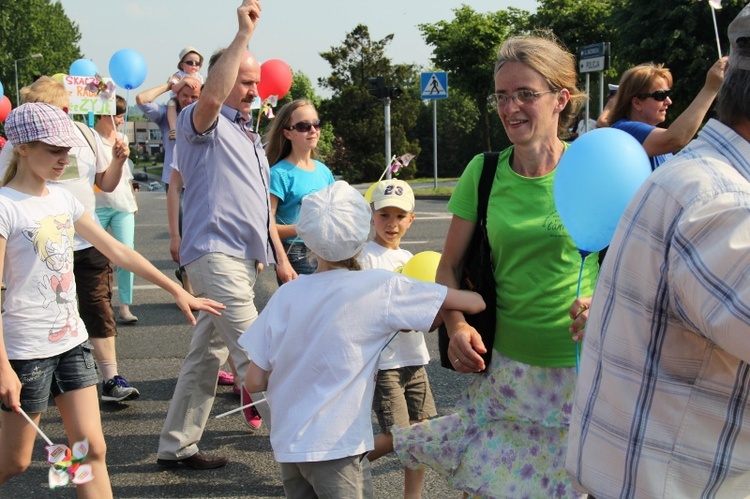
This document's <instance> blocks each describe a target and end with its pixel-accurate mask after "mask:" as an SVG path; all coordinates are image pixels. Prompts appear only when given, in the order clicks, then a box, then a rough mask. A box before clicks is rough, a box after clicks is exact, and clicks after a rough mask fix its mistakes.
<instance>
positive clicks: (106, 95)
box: [86, 73, 117, 100]
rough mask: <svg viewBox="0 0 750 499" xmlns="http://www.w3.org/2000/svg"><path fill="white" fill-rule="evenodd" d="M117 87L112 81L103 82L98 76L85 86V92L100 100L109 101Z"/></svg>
mask: <svg viewBox="0 0 750 499" xmlns="http://www.w3.org/2000/svg"><path fill="white" fill-rule="evenodd" d="M116 88H117V86H116V85H115V82H114V81H112V80H108V81H104V78H102V76H101V75H100V74H98V73H97V74H96V75H95V76H94V80H93V81H90V82H89V83H88V84H87V85H86V90H87V91H89V92H91V93H92V94H96V95H98V96H99V97H100V98H101V99H102V100H109V99H111V98H112V96H113V95H115V89H116Z"/></svg>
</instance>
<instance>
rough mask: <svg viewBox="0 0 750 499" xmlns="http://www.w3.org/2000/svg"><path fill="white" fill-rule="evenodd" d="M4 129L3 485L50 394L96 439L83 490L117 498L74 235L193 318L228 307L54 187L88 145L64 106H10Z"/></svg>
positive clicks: (74, 432)
mask: <svg viewBox="0 0 750 499" xmlns="http://www.w3.org/2000/svg"><path fill="white" fill-rule="evenodd" d="M5 133H6V134H7V136H8V139H9V140H11V141H12V143H13V145H14V150H13V157H12V159H11V160H10V164H9V165H8V168H7V170H6V173H5V176H4V178H3V182H2V187H0V274H2V275H3V276H4V280H5V284H6V286H7V290H6V296H5V302H4V312H3V315H2V321H1V322H0V325H1V327H0V335H1V337H2V342H0V380H1V383H0V384H2V391H0V409H1V411H0V412H1V414H0V435H1V437H0V469H3V470H5V471H6V473H4V474H3V475H2V476H0V483H2V482H4V481H6V480H8V479H10V478H12V477H13V476H14V475H16V474H20V473H21V472H23V471H24V470H25V469H26V468H27V467H28V466H29V463H30V462H31V456H32V451H33V449H34V440H35V436H36V429H35V428H34V427H33V426H32V425H31V424H30V423H29V422H28V420H27V419H26V417H24V413H25V414H26V416H27V417H28V418H30V419H31V420H32V421H33V422H34V423H35V424H37V425H38V424H39V420H40V418H41V413H42V412H44V411H45V410H46V408H47V402H48V399H49V397H50V396H52V397H53V398H54V399H55V404H56V405H57V406H58V407H59V408H60V413H61V414H62V417H63V423H64V424H65V429H66V433H67V437H68V441H70V442H81V441H85V440H88V454H87V456H86V458H85V465H84V466H85V468H83V469H84V470H85V472H83V473H78V474H76V475H75V476H74V477H73V478H71V480H72V481H73V483H75V484H76V487H78V489H79V490H78V491H79V495H81V496H84V495H85V496H87V497H102V498H107V497H112V487H111V485H110V481H109V475H108V472H107V465H106V462H105V448H106V446H105V443H104V435H103V432H102V426H101V420H100V418H99V399H98V395H97V389H96V385H97V382H98V381H99V375H98V373H97V369H96V362H95V360H94V356H93V348H92V346H91V343H89V341H88V333H87V332H86V327H85V326H84V324H83V321H82V320H81V318H80V316H79V315H78V313H77V304H76V301H77V297H76V284H75V279H74V277H73V236H74V234H75V232H80V234H81V235H82V236H83V237H85V238H86V239H87V240H88V241H90V242H91V243H93V244H94V246H96V247H97V248H98V249H99V250H100V251H101V252H102V253H104V254H105V255H106V256H107V257H109V258H110V259H111V260H113V261H114V262H115V263H116V264H117V265H122V266H123V267H126V268H128V269H129V270H131V271H133V272H135V273H136V274H138V275H140V276H141V277H143V278H144V279H147V280H149V281H151V282H153V283H154V284H157V285H158V286H160V287H162V288H164V289H165V290H167V291H169V292H170V293H171V294H172V295H173V296H174V298H175V300H176V302H177V305H178V306H179V307H180V308H181V309H182V311H183V312H184V313H185V315H186V316H187V317H188V318H189V320H190V322H191V323H195V318H194V317H193V314H192V313H191V311H190V309H196V310H206V311H209V312H212V313H216V314H218V313H219V312H218V310H217V309H220V308H223V306H222V305H221V304H219V303H216V302H213V301H211V300H205V299H196V298H194V297H193V296H192V295H189V294H188V293H186V292H185V291H183V289H182V288H181V287H180V286H179V285H177V283H175V282H173V281H170V280H169V279H167V277H166V276H165V275H164V274H162V273H161V272H160V271H159V270H158V269H156V268H155V267H154V266H153V265H151V264H150V263H149V262H148V261H147V260H146V259H145V258H143V257H142V256H141V255H139V254H138V253H136V252H135V251H133V250H132V249H130V248H128V247H127V246H125V245H123V244H121V243H119V242H117V241H116V240H115V239H114V238H112V236H110V235H109V234H108V233H107V232H105V231H104V230H103V229H102V228H101V227H100V226H99V225H98V224H97V223H96V222H95V221H94V220H93V219H92V218H91V217H89V215H88V214H86V213H85V212H84V208H83V205H82V204H81V203H80V202H79V201H78V200H77V199H76V198H74V197H73V195H72V194H70V193H69V192H68V191H67V190H65V189H63V188H61V187H58V186H56V185H47V182H48V181H54V180H57V179H59V178H60V176H61V175H62V174H63V173H64V171H65V168H66V167H67V165H68V161H69V160H68V152H69V151H70V148H71V147H82V146H85V145H86V143H85V142H84V141H83V139H80V138H79V137H78V135H77V134H76V132H75V128H74V125H73V122H72V121H71V120H70V118H69V117H68V116H67V115H66V114H65V113H64V112H63V111H62V110H61V109H59V108H57V107H55V106H52V105H49V104H43V103H28V104H23V105H21V106H19V107H18V108H16V109H14V110H13V111H11V113H10V115H9V116H8V118H7V120H6V121H5ZM6 262H10V263H11V264H10V265H6ZM79 469H80V468H79ZM9 470H11V471H9ZM55 477H56V478H55V480H58V479H59V480H61V482H54V481H53V476H52V475H51V476H50V485H53V484H54V485H59V484H60V483H62V484H64V483H65V482H66V481H67V479H68V475H67V474H66V473H64V472H63V473H62V474H61V475H60V474H57V475H55ZM63 479H64V480H63Z"/></svg>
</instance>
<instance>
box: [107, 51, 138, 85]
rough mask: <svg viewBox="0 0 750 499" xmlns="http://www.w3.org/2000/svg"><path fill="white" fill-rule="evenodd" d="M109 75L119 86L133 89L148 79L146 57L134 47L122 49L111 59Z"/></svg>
mask: <svg viewBox="0 0 750 499" xmlns="http://www.w3.org/2000/svg"><path fill="white" fill-rule="evenodd" d="M109 75H110V76H111V77H112V80H114V82H115V84H116V85H117V86H118V87H122V88H126V89H128V90H132V89H134V88H138V87H140V86H141V84H142V83H143V80H145V79H146V59H144V58H143V56H142V55H141V54H139V53H138V52H136V51H135V50H132V49H120V50H118V51H117V52H115V53H114V55H113V56H112V58H111V59H110V60H109Z"/></svg>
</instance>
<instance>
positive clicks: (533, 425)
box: [392, 351, 584, 498]
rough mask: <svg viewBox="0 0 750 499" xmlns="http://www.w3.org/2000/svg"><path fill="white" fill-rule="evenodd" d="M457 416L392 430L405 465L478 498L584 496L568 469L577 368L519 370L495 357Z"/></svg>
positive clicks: (518, 366) (477, 377)
mask: <svg viewBox="0 0 750 499" xmlns="http://www.w3.org/2000/svg"><path fill="white" fill-rule="evenodd" d="M473 376H474V379H473V380H472V382H471V383H470V384H469V387H468V390H467V392H466V393H465V394H464V395H463V396H462V397H461V399H460V400H459V401H458V403H457V404H456V409H457V412H456V413H454V414H451V415H449V416H443V417H440V418H436V419H432V420H430V421H426V422H424V423H420V424H415V425H412V426H409V427H406V428H393V429H392V432H393V439H394V447H395V451H396V453H397V455H398V457H399V459H400V460H401V461H402V463H403V464H404V466H406V467H409V468H420V467H423V466H425V465H426V466H429V467H430V468H432V469H434V470H435V471H437V472H438V473H439V474H441V475H443V476H445V477H446V478H447V479H448V481H449V482H450V483H451V485H452V486H453V487H454V488H456V489H458V490H461V491H464V492H468V493H469V494H473V495H477V496H481V497H492V498H501V497H503V498H504V497H512V498H524V497H528V498H537V497H545V498H547V497H565V498H568V497H574V498H575V497H584V496H583V495H582V494H579V493H578V492H576V491H575V490H574V489H573V487H572V485H571V484H570V481H569V480H568V475H567V473H566V471H565V452H566V443H567V436H568V425H569V421H570V412H571V408H572V400H573V391H574V389H575V381H576V374H575V368H572V367H570V368H567V367H564V368H559V367H557V368H550V367H537V366H530V365H527V364H522V363H520V362H516V361H513V360H510V359H508V358H507V357H505V356H503V355H501V354H499V353H498V352H497V351H494V352H493V353H492V364H491V365H490V367H489V369H487V371H485V373H483V374H478V375H473Z"/></svg>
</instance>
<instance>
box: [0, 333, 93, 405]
mask: <svg viewBox="0 0 750 499" xmlns="http://www.w3.org/2000/svg"><path fill="white" fill-rule="evenodd" d="M10 366H11V367H12V368H13V370H14V371H15V372H16V374H17V375H18V379H19V380H21V383H22V384H23V387H22V388H21V408H23V410H24V411H26V412H27V413H37V412H44V411H45V410H46V409H47V404H48V402H49V397H50V395H51V396H52V397H53V398H54V397H57V396H58V395H61V394H63V393H65V392H70V391H73V390H78V389H80V388H86V387H87V386H92V385H96V384H97V383H98V382H99V373H98V372H97V370H96V361H94V348H93V347H92V346H91V343H89V342H88V340H87V341H85V342H83V343H81V344H80V345H77V346H75V347H73V348H71V349H70V350H68V351H67V352H63V353H61V354H59V355H55V356H54V357H48V358H46V359H30V360H11V361H10ZM0 409H2V410H4V411H10V409H9V408H7V407H5V406H4V405H2V403H0Z"/></svg>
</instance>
